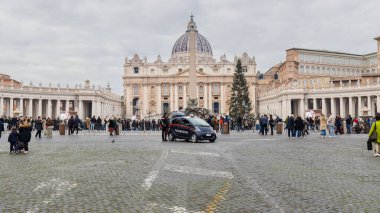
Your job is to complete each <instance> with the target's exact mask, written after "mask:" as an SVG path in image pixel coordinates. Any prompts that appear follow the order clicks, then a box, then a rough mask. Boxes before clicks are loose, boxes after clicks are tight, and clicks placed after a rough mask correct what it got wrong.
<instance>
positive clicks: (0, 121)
mask: <svg viewBox="0 0 380 213" xmlns="http://www.w3.org/2000/svg"><path fill="white" fill-rule="evenodd" d="M3 131H4V119H3V118H1V119H0V138H1V133H2V132H3Z"/></svg>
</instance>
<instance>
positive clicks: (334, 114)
mask: <svg viewBox="0 0 380 213" xmlns="http://www.w3.org/2000/svg"><path fill="white" fill-rule="evenodd" d="M331 113H332V115H333V116H334V117H335V116H336V105H335V98H334V97H332V98H331Z"/></svg>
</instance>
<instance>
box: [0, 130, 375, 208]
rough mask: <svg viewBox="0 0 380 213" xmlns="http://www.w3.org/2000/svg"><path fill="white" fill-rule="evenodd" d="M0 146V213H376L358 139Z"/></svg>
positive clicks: (129, 139) (99, 138) (87, 140)
mask: <svg viewBox="0 0 380 213" xmlns="http://www.w3.org/2000/svg"><path fill="white" fill-rule="evenodd" d="M6 138H7V135H5V134H3V137H2V138H1V140H0V168H1V169H0V171H1V172H0V209H1V210H0V212H1V211H2V212H378V209H379V207H380V203H379V201H378V199H379V197H380V184H379V181H380V169H379V165H380V158H375V157H373V156H372V153H371V152H369V151H367V150H366V143H365V141H366V140H365V138H366V136H365V135H342V136H338V137H336V138H326V139H321V138H320V137H319V136H318V135H317V134H312V135H309V136H307V137H306V138H300V139H288V138H287V137H286V136H285V135H275V136H260V135H257V134H252V133H249V134H247V133H243V134H231V135H219V138H218V139H217V141H216V142H215V143H191V142H183V141H176V142H161V140H160V137H159V135H158V133H150V134H146V135H139V134H130V135H122V136H114V137H112V139H115V142H114V143H111V137H110V136H106V135H95V136H94V135H91V134H87V135H73V136H58V135H54V137H53V138H52V139H47V138H42V139H39V140H38V139H35V138H33V139H32V142H31V143H30V152H29V153H28V154H17V155H16V154H9V153H8V149H9V144H8V142H6Z"/></svg>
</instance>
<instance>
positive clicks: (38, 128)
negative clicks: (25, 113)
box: [34, 116, 42, 138]
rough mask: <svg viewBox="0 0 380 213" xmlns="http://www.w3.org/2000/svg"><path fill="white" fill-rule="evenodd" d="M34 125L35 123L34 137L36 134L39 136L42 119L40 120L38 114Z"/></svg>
mask: <svg viewBox="0 0 380 213" xmlns="http://www.w3.org/2000/svg"><path fill="white" fill-rule="evenodd" d="M34 125H35V128H36V130H37V132H36V135H35V137H36V138H37V136H38V138H41V131H42V120H41V117H40V116H38V119H37V120H36V122H35V124H34Z"/></svg>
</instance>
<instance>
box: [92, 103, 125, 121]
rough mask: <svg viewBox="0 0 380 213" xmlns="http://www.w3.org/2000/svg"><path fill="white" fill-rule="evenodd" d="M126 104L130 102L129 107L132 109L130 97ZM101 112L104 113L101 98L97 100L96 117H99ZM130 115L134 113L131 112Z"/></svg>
mask: <svg viewBox="0 0 380 213" xmlns="http://www.w3.org/2000/svg"><path fill="white" fill-rule="evenodd" d="M126 104H129V108H128V109H130V108H131V103H130V99H129V100H128V101H127V103H126ZM101 113H102V103H101V102H100V101H99V100H97V101H96V114H95V116H96V118H98V117H99V116H101ZM126 113H128V112H126ZM129 115H130V116H131V115H132V114H129Z"/></svg>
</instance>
